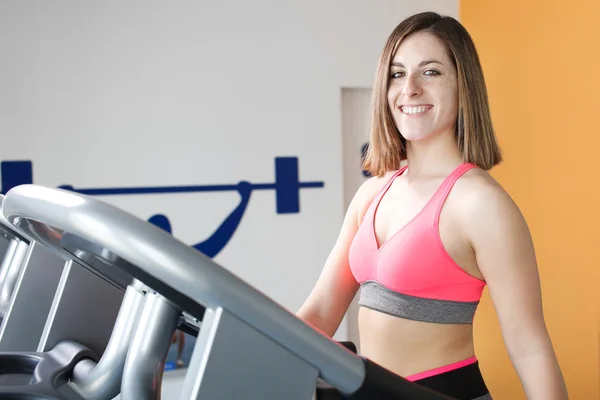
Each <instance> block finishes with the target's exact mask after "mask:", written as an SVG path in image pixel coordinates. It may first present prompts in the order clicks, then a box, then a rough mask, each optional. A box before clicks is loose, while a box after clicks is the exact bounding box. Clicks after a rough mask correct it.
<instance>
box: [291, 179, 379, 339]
mask: <svg viewBox="0 0 600 400" xmlns="http://www.w3.org/2000/svg"><path fill="white" fill-rule="evenodd" d="M380 180H381V179H380V178H370V179H369V180H367V181H366V182H364V183H363V184H362V185H361V187H360V188H359V189H358V190H357V192H356V194H355V195H354V198H353V199H352V201H351V202H350V205H349V206H348V210H347V211H346V215H345V217H344V220H343V223H342V227H341V230H340V233H339V235H338V238H337V240H336V242H335V244H334V246H333V249H332V250H331V252H330V253H329V256H328V257H327V260H326V261H325V264H324V266H323V270H322V271H321V274H320V275H319V278H318V280H317V282H316V284H315V286H314V287H313V289H312V291H311V293H310V295H309V296H308V298H307V299H306V301H305V302H304V304H303V305H302V307H300V309H299V310H298V312H297V313H296V316H297V317H298V318H300V319H302V320H303V321H304V322H306V323H307V324H309V325H311V326H312V327H313V328H315V329H316V330H318V331H320V332H322V333H323V334H325V335H326V336H328V337H332V336H333V335H334V334H335V332H336V331H337V329H338V327H339V326H340V323H341V322H342V319H343V318H344V315H345V314H346V311H347V310H348V307H349V306H350V303H351V302H352V300H353V299H354V296H355V295H356V293H357V291H358V289H359V287H360V286H359V284H358V283H357V282H356V280H355V279H354V276H353V275H352V271H351V270H350V265H349V263H348V252H349V249H350V244H351V243H352V239H354V235H355V234H356V232H357V230H358V226H359V225H360V222H361V221H362V218H363V216H364V213H365V211H366V209H367V208H368V206H369V204H370V202H371V200H372V199H373V196H374V195H375V194H376V192H377V189H378V188H379V187H380V185H381V183H380Z"/></svg>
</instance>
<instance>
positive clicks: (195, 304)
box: [0, 185, 450, 400]
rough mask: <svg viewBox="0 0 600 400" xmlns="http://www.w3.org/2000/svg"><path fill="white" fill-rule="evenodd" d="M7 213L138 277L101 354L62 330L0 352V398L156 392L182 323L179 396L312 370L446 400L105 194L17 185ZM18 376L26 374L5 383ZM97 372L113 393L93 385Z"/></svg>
mask: <svg viewBox="0 0 600 400" xmlns="http://www.w3.org/2000/svg"><path fill="white" fill-rule="evenodd" d="M2 212H3V215H4V216H5V217H6V219H7V220H8V221H9V222H10V223H11V224H13V225H14V226H15V227H16V228H17V229H18V230H20V231H22V232H23V233H24V234H25V235H27V236H28V237H30V238H32V240H33V241H35V242H37V243H39V244H41V245H43V246H44V247H45V248H46V249H48V250H49V251H51V252H53V253H54V254H56V255H57V256H59V257H62V258H63V259H65V260H67V261H68V260H71V261H76V262H77V263H79V264H81V265H82V266H84V267H85V268H86V269H89V270H90V271H95V272H94V273H96V274H98V275H100V274H104V273H108V272H107V271H110V270H111V269H112V270H121V271H123V272H125V273H126V274H129V275H130V276H131V277H132V278H133V279H134V280H133V282H132V284H130V285H128V286H127V289H126V294H125V299H124V301H123V303H122V306H121V309H120V311H119V316H118V318H117V320H116V323H115V326H114V329H113V331H112V336H111V338H110V341H109V343H108V346H107V347H106V351H104V354H103V355H102V357H101V358H100V359H99V358H98V355H97V354H95V353H94V352H93V351H91V350H90V349H89V348H87V347H86V346H85V345H84V344H82V343H79V342H77V341H74V340H69V339H66V340H65V339H63V340H61V341H58V342H57V343H56V344H55V345H54V347H52V348H49V349H47V350H46V351H38V352H16V351H13V352H4V353H0V366H1V367H0V399H1V398H7V397H6V395H7V394H9V393H10V395H9V396H10V398H11V399H19V398H27V399H71V398H73V399H88V398H98V399H100V398H103V399H110V398H112V397H110V396H112V395H113V394H115V391H117V387H119V389H120V394H121V398H122V399H123V400H129V399H159V398H160V382H161V380H162V370H163V369H162V365H163V363H164V359H165V356H166V354H167V351H168V347H169V343H170V340H171V335H172V334H173V332H174V331H175V329H176V328H177V327H180V328H181V327H186V328H187V329H189V331H190V332H192V333H195V334H196V335H197V341H196V345H195V347H194V350H193V355H192V359H191V362H190V366H189V368H188V372H187V374H186V378H185V382H184V385H183V390H182V394H181V399H186V400H188V399H230V398H231V399H238V398H243V399H288V400H295V399H302V400H308V399H310V398H311V397H312V395H313V393H314V389H315V386H316V384H317V381H318V380H321V381H322V382H324V383H326V384H327V385H330V386H331V387H334V388H336V389H337V390H338V391H339V392H340V393H342V394H343V395H344V396H345V398H347V399H374V398H386V399H410V400H415V399H425V400H444V399H446V400H449V399H450V398H449V397H447V396H444V395H441V394H439V393H436V392H434V391H432V390H429V389H426V388H424V387H421V386H419V385H417V384H414V383H411V382H409V381H407V380H405V379H403V378H401V377H399V376H397V375H394V374H392V373H391V372H389V371H387V370H386V369H384V368H382V367H380V366H378V365H377V364H376V363H374V362H372V361H370V360H368V359H365V358H363V357H361V356H359V355H357V354H355V353H353V352H352V351H350V350H348V349H347V348H345V347H344V346H342V345H340V344H338V343H337V342H335V341H333V340H331V339H330V338H328V337H326V336H324V335H322V334H321V333H319V332H317V331H315V330H314V329H313V328H312V327H310V326H309V325H307V324H305V323H304V322H303V321H301V320H300V319H298V318H297V317H296V316H295V315H294V314H292V313H291V312H289V311H288V310H286V309H285V308H283V307H281V306H280V305H278V304H277V303H276V302H274V301H273V300H272V299H270V298H269V297H267V296H265V295H264V294H263V293H261V292H260V291H258V290H256V289H255V288H253V287H252V286H250V285H248V284H247V283H245V282H244V281H242V280H241V279H239V278H238V277H237V276H235V275H234V274H232V273H231V272H229V271H228V270H226V269H225V268H223V267H221V266H220V265H218V264H217V263H215V262H214V261H213V260H211V259H210V258H208V257H206V256H204V255H203V254H202V253H200V252H198V251H196V250H195V249H193V248H191V247H189V246H187V245H186V244H184V243H182V242H180V241H179V240H177V239H176V238H174V237H173V236H171V235H169V234H168V233H166V232H164V231H163V230H162V229H160V228H158V227H155V226H153V225H151V224H149V223H147V222H146V221H143V220H141V219H139V218H137V217H135V216H132V215H131V214H129V213H127V212H125V211H122V210H120V209H118V208H116V207H114V206H111V205H109V204H106V203H104V202H102V201H100V200H97V199H94V198H90V197H87V196H86V195H81V194H78V193H73V192H69V191H65V190H62V189H50V188H45V187H41V186H36V185H21V186H17V187H15V188H13V189H11V190H10V191H9V192H8V193H7V194H6V197H5V199H4V204H3V210H2ZM90 260H94V262H90ZM98 265H103V266H105V267H107V268H105V270H104V272H101V271H99V270H98ZM103 276H104V278H105V279H107V280H111V281H112V279H111V278H109V277H107V276H106V275H103ZM131 299H133V300H131ZM125 317H127V318H125ZM92 318H93V317H92ZM126 319H127V321H125V320H126ZM132 321H134V322H132ZM199 321H201V324H199ZM126 322H128V323H129V325H128V324H127V323H126ZM117 343H118V344H117ZM113 346H114V347H117V346H118V349H116V350H113ZM125 353H126V356H124V354H125ZM111 354H116V355H117V356H112V357H110V355H111ZM111 367H112V368H111ZM96 371H100V372H104V373H105V374H106V375H110V377H109V378H110V379H108V378H106V377H104V376H103V375H102V374H100V373H99V372H96ZM121 371H122V375H121V376H119V375H120V373H121ZM3 375H4V376H3ZM18 376H27V377H29V380H27V379H22V380H21V381H19V382H16V384H15V382H12V381H11V379H13V380H14V379H16V378H14V377H18ZM33 377H35V378H36V379H32V378H33ZM90 377H91V378H90ZM92 378H93V379H92ZM17 380H18V379H17ZM92 381H93V382H92ZM3 382H4V383H3ZM82 382H83V383H86V385H83V384H82ZM102 382H104V385H105V386H110V388H111V389H112V392H111V393H103V394H102V395H99V394H98V391H99V390H100V389H99V387H100V386H101V385H102V384H103V383H102ZM109 383H110V384H109ZM84 386H85V388H86V389H87V392H86V391H85V390H83V389H82V388H83V387H84ZM67 388H69V389H71V392H69V393H68V395H67V394H65V393H66V392H64V391H63V390H66V389H67ZM19 396H21V397H19ZM69 396H71V397H69ZM77 396H79V397H77ZM103 396H104V397H103Z"/></svg>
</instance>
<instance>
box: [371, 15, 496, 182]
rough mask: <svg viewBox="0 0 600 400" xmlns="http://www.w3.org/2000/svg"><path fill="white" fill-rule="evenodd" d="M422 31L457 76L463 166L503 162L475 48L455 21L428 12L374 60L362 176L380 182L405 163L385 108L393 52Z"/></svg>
mask: <svg viewBox="0 0 600 400" xmlns="http://www.w3.org/2000/svg"><path fill="white" fill-rule="evenodd" d="M420 31H427V32H431V33H432V34H434V35H435V36H436V37H437V38H439V39H440V40H441V41H442V43H443V44H444V45H445V47H446V49H447V50H448V53H449V56H450V58H451V59H452V62H453V63H454V66H455V67H456V71H457V76H458V110H459V111H458V116H457V120H456V123H455V125H454V130H455V134H456V141H457V144H458V147H459V150H460V151H461V153H462V155H463V160H464V162H467V163H472V164H475V165H477V166H478V167H480V168H482V169H484V170H486V171H488V170H490V169H492V167H494V166H495V165H497V164H499V163H500V162H501V161H502V154H501V150H500V147H499V145H498V142H497V140H496V136H495V133H494V128H493V125H492V119H491V116H490V107H489V101H488V95H487V88H486V84H485V80H484V78H483V71H482V68H481V64H480V61H479V56H478V54H477V50H476V48H475V44H474V43H473V40H472V38H471V36H470V35H469V33H468V32H467V30H466V29H465V28H464V27H463V26H462V25H461V24H460V23H459V22H458V21H457V20H456V19H454V18H452V17H448V16H442V15H439V14H436V13H433V12H423V13H419V14H415V15H413V16H411V17H409V18H407V19H405V20H404V21H402V22H401V23H400V24H399V25H398V26H397V27H396V28H395V29H394V31H393V32H392V34H391V35H390V36H389V38H388V40H387V42H386V44H385V46H384V48H383V51H382V52H381V55H380V58H379V64H378V67H377V73H376V75H375V82H374V85H373V93H372V98H371V114H370V133H369V136H370V138H369V145H368V148H367V151H366V153H365V155H364V159H363V170H364V171H366V172H368V173H369V174H370V175H373V176H383V175H384V174H385V173H386V172H388V171H393V170H397V169H398V168H400V163H401V161H402V160H405V159H406V140H405V139H404V138H403V137H402V135H401V133H400V132H399V131H398V129H397V127H396V125H395V124H394V120H393V119H392V114H391V111H390V108H389V105H388V98H387V92H388V86H389V83H390V63H391V62H392V59H393V57H394V54H395V53H396V50H397V49H398V46H399V45H400V43H402V41H403V40H404V39H405V38H406V37H408V36H409V35H411V34H413V33H416V32H420Z"/></svg>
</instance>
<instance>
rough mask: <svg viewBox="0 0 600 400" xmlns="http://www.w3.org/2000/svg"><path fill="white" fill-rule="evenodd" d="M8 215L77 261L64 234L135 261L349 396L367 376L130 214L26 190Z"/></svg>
mask: <svg viewBox="0 0 600 400" xmlns="http://www.w3.org/2000/svg"><path fill="white" fill-rule="evenodd" d="M3 213H4V215H5V217H6V219H7V220H8V221H9V222H10V223H12V224H14V225H15V226H17V227H18V228H19V229H21V230H23V231H24V232H25V233H26V234H27V235H28V236H30V237H31V238H32V239H33V240H36V241H38V242H40V243H42V244H45V245H46V246H47V247H49V248H50V249H52V250H54V251H56V252H57V253H60V254H62V256H68V257H69V258H72V257H73V256H72V255H67V254H65V252H64V250H62V249H61V247H60V239H61V237H62V234H63V232H68V233H71V234H74V235H77V236H80V237H82V238H83V239H85V240H88V241H91V242H94V243H97V244H99V245H101V246H103V247H104V248H106V249H108V250H109V251H111V252H113V253H114V254H116V255H118V256H119V257H122V258H123V259H125V260H127V261H128V262H129V263H131V265H130V266H128V267H127V268H129V269H131V270H130V271H128V272H129V273H130V274H131V275H133V276H134V277H135V278H137V279H139V280H141V281H143V282H144V283H145V284H147V285H148V286H151V287H153V288H154V289H155V290H157V291H158V292H160V293H161V294H162V295H164V296H166V297H168V298H170V299H173V300H174V301H177V302H179V301H187V303H185V304H186V306H185V307H184V309H185V310H186V311H187V312H189V313H190V314H192V313H193V310H190V309H188V308H189V307H193V306H195V309H196V310H198V306H197V305H203V306H205V307H223V308H224V309H226V310H227V311H228V312H230V313H231V314H233V315H235V316H236V317H237V318H239V319H240V320H242V321H244V322H246V323H247V324H249V325H250V326H253V327H255V328H256V329H258V330H259V331H260V332H262V333H263V334H265V335H267V336H269V337H271V338H272V339H273V340H275V341H277V342H278V343H281V344H282V345H283V346H285V347H287V348H288V349H290V351H293V352H294V353H295V354H297V355H299V356H300V357H305V360H306V361H307V362H308V363H310V364H311V365H314V366H315V367H316V368H317V369H319V371H320V376H321V378H322V379H324V380H325V381H327V382H328V383H330V384H331V385H334V386H335V387H337V388H338V389H340V390H341V391H342V392H345V393H352V392H354V391H355V390H357V389H358V387H360V385H361V383H362V381H363V379H364V376H365V366H364V364H363V362H362V360H361V359H360V358H359V357H358V356H357V355H355V354H352V353H351V352H350V351H348V350H347V349H345V348H343V347H342V346H340V345H338V344H337V343H335V342H334V341H333V340H332V339H330V338H328V337H326V336H324V335H322V334H321V333H319V332H317V331H316V330H314V329H313V328H312V327H310V326H309V325H307V324H305V323H304V322H303V321H301V320H300V319H299V318H297V317H296V316H295V315H294V314H292V313H291V312H290V311H288V310H286V309H285V308H283V307H281V306H280V305H279V304H277V303H276V302H274V301H273V300H272V299H271V298H269V297H268V296H266V295H265V294H263V293H261V292H260V291H258V290H256V289H255V288H253V287H252V286H250V285H248V284H247V283H246V282H244V281H243V280H241V279H240V278H238V277H237V276H236V275H234V274H233V273H231V272H230V271H228V270H227V269H225V268H223V267H221V266H220V265H218V264H216V263H215V262H214V261H212V260H211V259H209V258H208V257H206V256H205V255H203V254H202V253H200V252H198V251H196V250H195V249H193V248H191V247H190V246H188V245H186V244H184V243H182V242H181V241H179V240H177V239H176V238H174V237H172V236H171V235H169V234H168V233H167V232H165V231H163V230H162V229H160V228H158V227H155V226H153V225H151V224H149V223H147V222H146V221H144V220H142V219H140V218H137V217H134V216H133V215H131V214H129V213H127V212H125V211H123V210H120V209H118V208H116V207H114V206H111V205H109V204H107V203H105V202H102V201H100V200H97V199H94V198H91V197H88V196H85V195H81V194H78V193H74V192H69V191H66V190H61V189H50V188H46V187H42V186H37V185H21V186H17V187H15V188H13V189H11V190H10V191H9V192H8V193H7V194H6V196H5V198H4V203H3ZM123 268H125V267H123ZM159 286H160V287H159ZM190 300H191V301H190ZM179 305H181V306H182V307H183V305H182V304H179ZM188 305H189V306H188ZM195 316H197V315H195Z"/></svg>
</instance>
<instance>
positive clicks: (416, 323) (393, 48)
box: [298, 13, 567, 400]
mask: <svg viewBox="0 0 600 400" xmlns="http://www.w3.org/2000/svg"><path fill="white" fill-rule="evenodd" d="M501 160H502V156H501V153H500V149H499V147H498V144H497V142H496V137H495V133H494V129H493V125H492V122H491V117H490V110H489V105H488V98H487V90H486V86H485V82H484V79H483V72H482V70H481V66H480V63H479V58H478V55H477V51H476V49H475V46H474V44H473V42H472V40H471V37H470V35H469V34H468V32H467V31H466V30H465V29H464V28H463V27H462V25H461V24H460V23H459V22H458V21H456V20H455V19H453V18H450V17H443V16H440V15H438V14H435V13H421V14H417V15H414V16H412V17H410V18H408V19H406V20H405V21H403V22H402V23H400V24H399V25H398V27H397V28H396V29H395V30H394V31H393V32H392V34H391V35H390V37H389V39H388V41H387V43H386V45H385V47H384V49H383V52H382V54H381V57H380V60H379V66H378V70H377V73H376V77H375V85H374V89H373V100H372V111H371V133H370V143H369V148H368V151H367V154H366V157H365V163H364V169H365V170H366V171H368V172H369V173H370V174H371V175H372V178H370V179H369V180H368V181H367V182H365V183H364V184H363V186H362V187H361V188H360V189H359V190H358V191H357V193H356V194H355V196H354V199H353V200H352V202H351V204H350V206H349V209H348V211H347V213H346V218H345V221H344V223H343V226H342V228H341V232H340V235H339V238H338V240H337V242H336V244H335V246H334V248H333V250H332V251H331V253H330V256H329V257H328V259H327V261H326V263H325V266H324V268H323V271H322V273H321V275H320V277H319V279H318V281H317V283H316V285H315V287H314V288H313V290H312V292H311V294H310V295H309V297H308V299H307V300H306V302H305V303H304V305H303V306H302V308H301V309H300V310H299V311H298V316H299V317H300V318H302V319H304V320H305V321H307V322H308V323H309V324H312V325H313V326H314V327H315V328H317V329H318V330H320V331H322V332H324V333H325V334H327V335H330V336H331V335H333V333H334V332H335V331H336V330H337V328H338V326H339V324H340V322H341V320H342V318H343V316H344V314H345V312H346V310H347V308H348V306H349V304H350V302H351V301H352V299H353V298H354V296H355V294H356V293H357V291H358V290H359V289H360V299H359V306H360V309H359V319H358V324H359V333H360V348H361V352H362V353H363V356H366V357H367V358H369V359H371V360H373V361H375V362H376V363H378V364H380V365H381V366H383V367H385V368H387V369H389V370H390V371H392V372H394V373H396V374H398V375H400V376H403V377H405V378H406V379H408V380H410V381H413V382H416V383H417V384H419V385H423V386H426V387H429V388H432V389H434V390H437V391H439V392H442V393H444V394H446V395H449V396H451V397H452V398H456V399H464V400H473V399H478V400H484V399H491V398H492V397H491V394H490V393H489V390H488V388H487V385H486V383H485V379H484V377H483V376H482V373H481V371H480V368H479V363H478V359H477V357H476V355H475V350H474V344H473V320H474V317H475V312H476V309H477V306H478V305H479V301H480V299H481V296H482V292H483V290H484V288H485V287H486V285H487V287H488V288H489V292H490V295H491V298H492V301H493V303H494V306H495V308H496V313H497V314H498V317H499V321H500V325H501V330H502V334H503V335H504V338H505V342H506V345H507V349H508V353H509V354H510V357H511V361H512V362H513V365H514V366H515V368H516V370H517V372H518V374H519V377H520V378H521V382H522V384H523V387H524V390H525V392H526V393H527V396H528V398H529V399H544V400H550V399H553V400H554V399H556V400H558V399H566V398H567V395H566V390H565V386H564V382H563V378H562V374H561V371H560V368H559V366H558V363H557V360H556V357H555V354H554V349H553V346H552V343H551V341H550V338H549V335H548V332H547V329H546V325H545V321H544V316H543V312H542V304H541V295H540V282H539V277H538V271H537V264H536V260H535V252H534V249H533V244H532V240H531V235H530V233H529V229H528V226H527V223H526V222H525V220H524V218H523V216H522V214H521V212H520V210H519V208H518V207H517V205H516V204H515V203H514V202H513V200H512V199H511V197H510V196H509V195H508V194H507V193H506V191H504V190H503V188H502V187H501V186H500V185H499V184H498V182H496V181H495V180H494V179H493V178H492V177H491V175H490V174H489V173H488V171H489V170H490V169H491V168H492V167H494V166H495V165H497V164H499V163H500V162H501Z"/></svg>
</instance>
